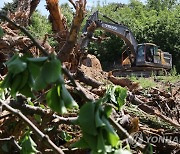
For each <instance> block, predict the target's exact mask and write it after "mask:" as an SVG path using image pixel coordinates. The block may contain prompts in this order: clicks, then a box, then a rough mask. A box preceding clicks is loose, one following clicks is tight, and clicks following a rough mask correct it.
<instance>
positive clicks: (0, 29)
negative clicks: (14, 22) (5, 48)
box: [0, 27, 4, 38]
mask: <svg viewBox="0 0 180 154" xmlns="http://www.w3.org/2000/svg"><path fill="white" fill-rule="evenodd" d="M3 36H4V31H3V29H2V28H1V27H0V38H1V37H3Z"/></svg>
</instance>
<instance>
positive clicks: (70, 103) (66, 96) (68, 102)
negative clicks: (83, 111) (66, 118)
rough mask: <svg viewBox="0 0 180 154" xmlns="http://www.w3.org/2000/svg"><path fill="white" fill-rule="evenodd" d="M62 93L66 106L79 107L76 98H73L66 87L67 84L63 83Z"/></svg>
mask: <svg viewBox="0 0 180 154" xmlns="http://www.w3.org/2000/svg"><path fill="white" fill-rule="evenodd" d="M61 87H62V88H61V95H62V99H63V101H64V104H65V106H66V108H69V109H71V108H74V107H75V108H78V107H79V106H78V104H77V103H76V102H75V100H74V99H73V98H72V96H71V95H70V93H69V92H68V90H67V89H66V87H65V85H64V84H62V85H61Z"/></svg>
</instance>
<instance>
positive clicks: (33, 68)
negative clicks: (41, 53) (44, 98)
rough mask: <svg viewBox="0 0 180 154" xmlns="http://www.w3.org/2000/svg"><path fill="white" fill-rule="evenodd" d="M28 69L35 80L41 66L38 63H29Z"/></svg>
mask: <svg viewBox="0 0 180 154" xmlns="http://www.w3.org/2000/svg"><path fill="white" fill-rule="evenodd" d="M28 70H29V72H30V74H31V75H32V77H33V79H34V80H35V79H36V78H37V77H38V75H39V74H40V72H41V66H39V65H38V64H36V63H28Z"/></svg>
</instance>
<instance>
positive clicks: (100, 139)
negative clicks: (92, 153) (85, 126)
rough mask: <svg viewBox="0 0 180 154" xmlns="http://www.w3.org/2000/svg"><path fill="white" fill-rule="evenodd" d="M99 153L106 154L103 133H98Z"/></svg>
mask: <svg viewBox="0 0 180 154" xmlns="http://www.w3.org/2000/svg"><path fill="white" fill-rule="evenodd" d="M97 151H98V153H105V151H106V149H105V143H104V138H103V134H102V131H100V132H99V133H98V142H97Z"/></svg>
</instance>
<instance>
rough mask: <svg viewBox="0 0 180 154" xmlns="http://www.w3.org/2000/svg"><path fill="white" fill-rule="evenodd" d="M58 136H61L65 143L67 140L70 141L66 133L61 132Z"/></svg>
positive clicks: (69, 136) (70, 137)
mask: <svg viewBox="0 0 180 154" xmlns="http://www.w3.org/2000/svg"><path fill="white" fill-rule="evenodd" d="M60 136H61V138H62V139H63V140H65V141H66V142H68V141H69V140H71V139H72V136H71V135H69V134H68V133H67V132H66V131H62V132H61V133H60Z"/></svg>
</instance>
